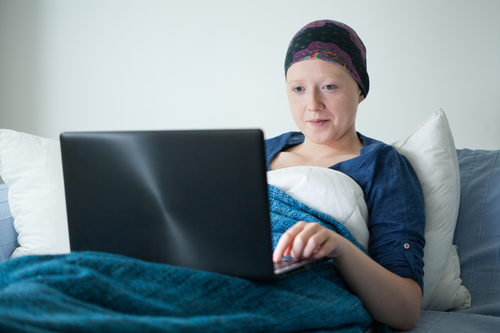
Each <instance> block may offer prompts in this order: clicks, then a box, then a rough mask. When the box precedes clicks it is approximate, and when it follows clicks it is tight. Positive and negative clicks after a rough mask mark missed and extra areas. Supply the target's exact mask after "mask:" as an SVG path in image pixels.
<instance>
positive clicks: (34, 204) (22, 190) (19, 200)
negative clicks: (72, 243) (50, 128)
mask: <svg viewBox="0 0 500 333" xmlns="http://www.w3.org/2000/svg"><path fill="white" fill-rule="evenodd" d="M0 175H1V177H2V179H3V180H4V181H5V183H6V184H7V185H8V187H9V205H10V209H11V213H12V216H13V217H14V227H15V229H16V231H17V233H18V243H19V247H18V248H16V250H15V251H14V253H13V254H12V257H18V256H23V255H30V254H61V253H69V237H68V225H67V218H66V204H65V198H64V184H63V176H62V166H61V153H60V147H59V142H57V141H55V140H50V139H44V138H40V137H37V136H34V135H30V134H25V133H20V132H16V131H12V130H0Z"/></svg>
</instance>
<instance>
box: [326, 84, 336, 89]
mask: <svg viewBox="0 0 500 333" xmlns="http://www.w3.org/2000/svg"><path fill="white" fill-rule="evenodd" d="M334 88H335V86H334V85H333V84H327V85H326V86H325V89H327V90H332V89H334Z"/></svg>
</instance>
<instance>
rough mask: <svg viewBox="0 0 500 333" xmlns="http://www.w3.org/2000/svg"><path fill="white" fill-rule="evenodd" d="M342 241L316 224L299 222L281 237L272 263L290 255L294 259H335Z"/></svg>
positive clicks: (340, 248)
mask: <svg viewBox="0 0 500 333" xmlns="http://www.w3.org/2000/svg"><path fill="white" fill-rule="evenodd" d="M344 241H345V238H344V237H342V236H340V235H339V234H337V233H336V232H334V231H333V230H330V229H327V228H325V227H323V226H322V225H320V224H318V223H315V222H314V223H313V222H304V221H300V222H297V223H296V224H295V225H294V226H293V227H291V228H290V229H288V230H287V231H286V232H285V233H283V235H281V238H280V239H279V241H278V244H277V245H276V249H275V250H274V254H273V261H274V262H280V261H281V258H282V257H283V256H288V255H290V254H291V255H292V258H296V259H304V258H311V259H319V258H322V257H332V258H333V257H337V256H339V255H340V253H341V252H342V248H343V246H342V244H343V243H344Z"/></svg>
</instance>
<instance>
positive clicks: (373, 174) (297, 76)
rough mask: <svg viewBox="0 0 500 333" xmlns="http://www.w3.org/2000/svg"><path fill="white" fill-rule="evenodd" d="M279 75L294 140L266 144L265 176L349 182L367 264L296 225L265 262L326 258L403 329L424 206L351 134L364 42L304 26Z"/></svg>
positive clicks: (400, 168) (384, 156) (352, 250)
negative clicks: (363, 216) (360, 205)
mask: <svg viewBox="0 0 500 333" xmlns="http://www.w3.org/2000/svg"><path fill="white" fill-rule="evenodd" d="M285 76H286V86H287V94H288V101H289V104H290V109H291V112H292V117H293V119H294V121H295V124H296V125H297V127H298V128H299V130H300V132H289V133H285V134H283V135H280V136H278V137H275V138H272V139H269V140H267V141H266V150H267V161H268V170H273V169H280V168H286V167H292V166H304V165H305V166H319V167H325V168H331V169H334V170H338V171H341V172H343V173H345V174H347V175H348V176H350V177H351V178H352V179H354V180H355V181H356V182H357V183H358V184H359V185H360V186H361V188H362V189H363V191H364V194H365V201H366V203H367V206H368V210H369V214H370V219H369V223H368V228H369V231H370V244H369V254H370V257H368V256H366V255H365V254H364V253H363V252H361V251H360V250H359V249H358V248H356V247H355V246H354V245H353V244H352V243H350V242H349V241H347V240H346V239H345V238H343V237H342V236H340V235H338V234H336V233H335V232H334V231H332V230H330V229H327V228H324V227H322V226H321V225H319V224H317V223H311V222H307V223H306V222H302V221H301V222H298V223H297V224H296V225H294V226H293V227H292V228H290V229H289V230H288V231H287V232H285V233H284V234H283V235H282V237H281V238H280V240H279V242H278V244H277V246H276V249H275V251H274V261H276V262H279V261H280V260H281V258H282V257H283V256H284V255H289V254H291V255H292V256H293V257H295V258H311V257H313V258H318V257H324V256H327V257H330V258H333V260H334V261H335V264H336V266H337V268H338V270H339V271H340V273H341V275H342V276H343V278H344V279H345V281H346V283H347V284H348V286H349V287H350V288H351V290H352V292H353V293H354V294H356V295H357V296H358V297H359V298H360V299H361V300H362V302H363V304H364V306H365V308H366V309H367V310H368V312H370V314H371V315H372V316H373V318H374V319H375V320H377V321H378V322H381V323H384V324H388V325H389V326H391V327H393V328H397V329H402V330H407V329H409V328H411V327H412V326H413V325H414V324H415V323H416V321H417V320H418V318H419V316H420V307H421V302H422V290H423V265H424V263H423V248H424V245H425V240H424V229H425V209H424V198H423V195H422V190H421V187H420V183H419V181H418V178H417V176H416V174H415V172H414V170H413V168H412V166H411V165H410V163H409V162H408V160H407V159H406V158H404V157H403V156H402V155H400V154H399V153H398V152H397V151H396V150H395V149H394V148H393V147H392V146H390V145H387V144H384V143H382V142H380V141H377V140H374V139H371V138H368V137H366V136H363V135H362V134H360V133H358V132H357V131H356V128H355V123H356V115H357V108H358V104H359V103H361V102H362V101H363V100H364V99H365V98H366V96H367V94H368V90H369V79H368V74H367V71H366V49H365V47H364V44H363V43H362V41H361V39H360V38H359V37H358V35H357V34H356V33H355V31H354V30H353V29H351V28H350V27H348V26H347V25H345V24H343V23H340V22H335V21H330V20H322V21H315V22H312V23H310V24H308V25H306V26H305V27H304V28H302V29H301V30H300V31H299V32H298V33H297V34H296V35H295V36H294V37H293V39H292V41H291V42H290V45H289V48H288V51H287V55H286V59H285Z"/></svg>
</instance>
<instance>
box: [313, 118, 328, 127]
mask: <svg viewBox="0 0 500 333" xmlns="http://www.w3.org/2000/svg"><path fill="white" fill-rule="evenodd" d="M327 121H328V120H327V119H312V120H308V123H309V124H311V125H312V126H314V127H321V126H323V125H324V124H325V123H326V122H327Z"/></svg>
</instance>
